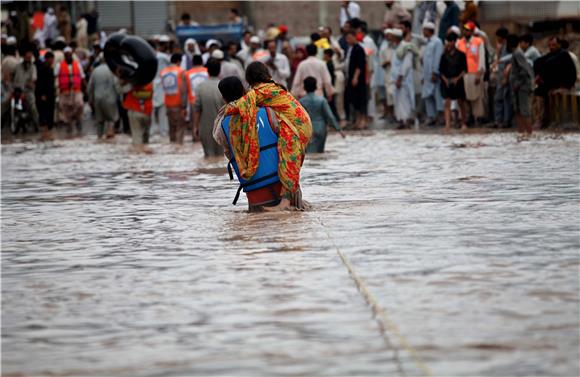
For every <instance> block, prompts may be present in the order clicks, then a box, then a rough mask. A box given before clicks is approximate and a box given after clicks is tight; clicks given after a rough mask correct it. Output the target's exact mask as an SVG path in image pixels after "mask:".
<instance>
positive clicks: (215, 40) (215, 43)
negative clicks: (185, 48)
mask: <svg viewBox="0 0 580 377" xmlns="http://www.w3.org/2000/svg"><path fill="white" fill-rule="evenodd" d="M211 45H218V46H220V47H221V45H222V44H221V43H220V41H218V40H217V39H208V41H207V42H205V48H206V49H209V48H210V46H211Z"/></svg>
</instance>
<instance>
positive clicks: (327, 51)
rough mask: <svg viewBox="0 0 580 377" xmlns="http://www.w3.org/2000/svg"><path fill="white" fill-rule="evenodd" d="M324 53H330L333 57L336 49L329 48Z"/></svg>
mask: <svg viewBox="0 0 580 377" xmlns="http://www.w3.org/2000/svg"><path fill="white" fill-rule="evenodd" d="M324 55H328V56H330V57H331V58H332V56H333V55H334V51H332V49H331V48H327V49H326V50H324Z"/></svg>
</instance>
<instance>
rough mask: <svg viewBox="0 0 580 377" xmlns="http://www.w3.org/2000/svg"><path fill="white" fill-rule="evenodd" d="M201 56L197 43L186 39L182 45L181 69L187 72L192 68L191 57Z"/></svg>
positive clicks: (191, 39)
mask: <svg viewBox="0 0 580 377" xmlns="http://www.w3.org/2000/svg"><path fill="white" fill-rule="evenodd" d="M195 55H201V50H200V49H199V46H198V44H197V41H196V40H195V39H193V38H188V39H187V40H186V41H185V44H184V45H183V57H182V58H181V69H183V70H184V71H187V70H189V69H191V67H193V57H194V56H195Z"/></svg>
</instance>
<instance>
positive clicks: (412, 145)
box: [2, 131, 580, 376]
mask: <svg viewBox="0 0 580 377" xmlns="http://www.w3.org/2000/svg"><path fill="white" fill-rule="evenodd" d="M127 143H128V140H127V139H122V140H120V141H118V143H117V144H115V145H109V144H95V143H94V142H93V141H92V140H90V139H89V138H85V139H83V140H69V141H57V142H54V143H50V144H31V143H16V144H11V145H2V372H3V374H4V375H6V376H11V375H17V376H32V375H34V376H36V375H51V376H106V375H115V376H172V375H188V376H207V375H223V376H338V375H341V376H347V375H348V376H355V375H364V376H386V375H389V376H396V375H402V376H404V375H407V376H416V375H421V374H428V373H431V374H432V375H436V376H459V375H462V376H484V375H485V376H512V375H513V376H530V375H559V376H572V375H576V376H577V375H578V374H579V373H580V371H579V351H578V350H579V346H580V342H579V328H580V327H579V318H580V312H579V297H578V292H579V267H580V264H579V249H580V239H579V237H580V211H579V209H580V182H579V177H580V173H579V151H580V135H578V134H567V135H564V136H562V137H556V138H554V137H551V136H550V135H548V134H538V135H537V136H535V137H534V138H533V139H532V140H531V141H528V142H524V143H517V142H516V137H515V134H512V133H504V134H487V135H465V136H460V135H455V136H443V135H430V134H417V133H408V134H407V133H395V132H392V131H378V132H369V133H365V134H355V135H350V136H349V137H348V138H347V139H345V140H342V139H339V138H337V137H336V136H335V135H331V137H330V139H329V141H328V144H327V146H328V147H327V148H328V153H326V154H325V155H318V156H309V157H308V159H307V161H306V164H305V168H304V170H303V180H302V184H303V190H304V196H305V198H306V199H307V200H309V201H310V202H311V203H312V204H313V207H314V209H313V210H312V211H308V212H303V213H283V214H249V213H247V212H246V208H245V200H244V201H242V203H241V204H239V205H238V206H237V207H233V206H231V205H230V203H231V200H232V198H233V195H234V193H235V185H234V184H233V183H230V182H229V181H228V179H227V176H226V170H225V169H224V163H223V161H222V160H221V159H216V160H212V161H204V160H203V158H202V152H201V149H200V147H199V146H192V145H191V144H188V145H187V147H186V148H185V150H184V151H182V152H179V153H178V152H175V151H174V150H173V149H172V148H171V147H170V146H169V145H166V144H161V143H156V144H153V146H152V147H153V149H154V150H155V152H156V153H155V154H154V155H151V156H139V155H131V154H128V153H127V147H128V144H127ZM339 252H340V253H342V254H343V255H344V256H345V257H346V258H347V260H348V262H349V263H350V264H351V265H352V267H353V269H354V270H355V271H356V274H357V275H358V276H359V277H360V279H362V281H363V284H364V289H366V290H367V291H368V293H369V295H371V296H372V297H373V298H374V300H376V304H377V306H378V307H380V308H381V310H384V315H385V316H388V318H389V321H390V322H391V325H392V326H387V327H386V329H385V332H384V333H382V332H381V325H382V324H383V322H382V321H381V318H382V317H383V316H382V314H381V315H379V314H377V313H373V310H372V308H371V307H370V306H369V304H368V303H367V302H366V301H365V298H364V297H363V295H361V293H360V292H359V290H358V289H357V286H356V284H355V282H354V281H353V279H352V278H351V276H350V275H349V273H348V270H347V268H346V266H345V264H344V263H343V262H342V260H341V258H340V257H339Z"/></svg>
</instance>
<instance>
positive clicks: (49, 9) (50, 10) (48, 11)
mask: <svg viewBox="0 0 580 377" xmlns="http://www.w3.org/2000/svg"><path fill="white" fill-rule="evenodd" d="M46 12H47V13H48V14H54V9H52V8H48V9H47V10H46Z"/></svg>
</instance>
